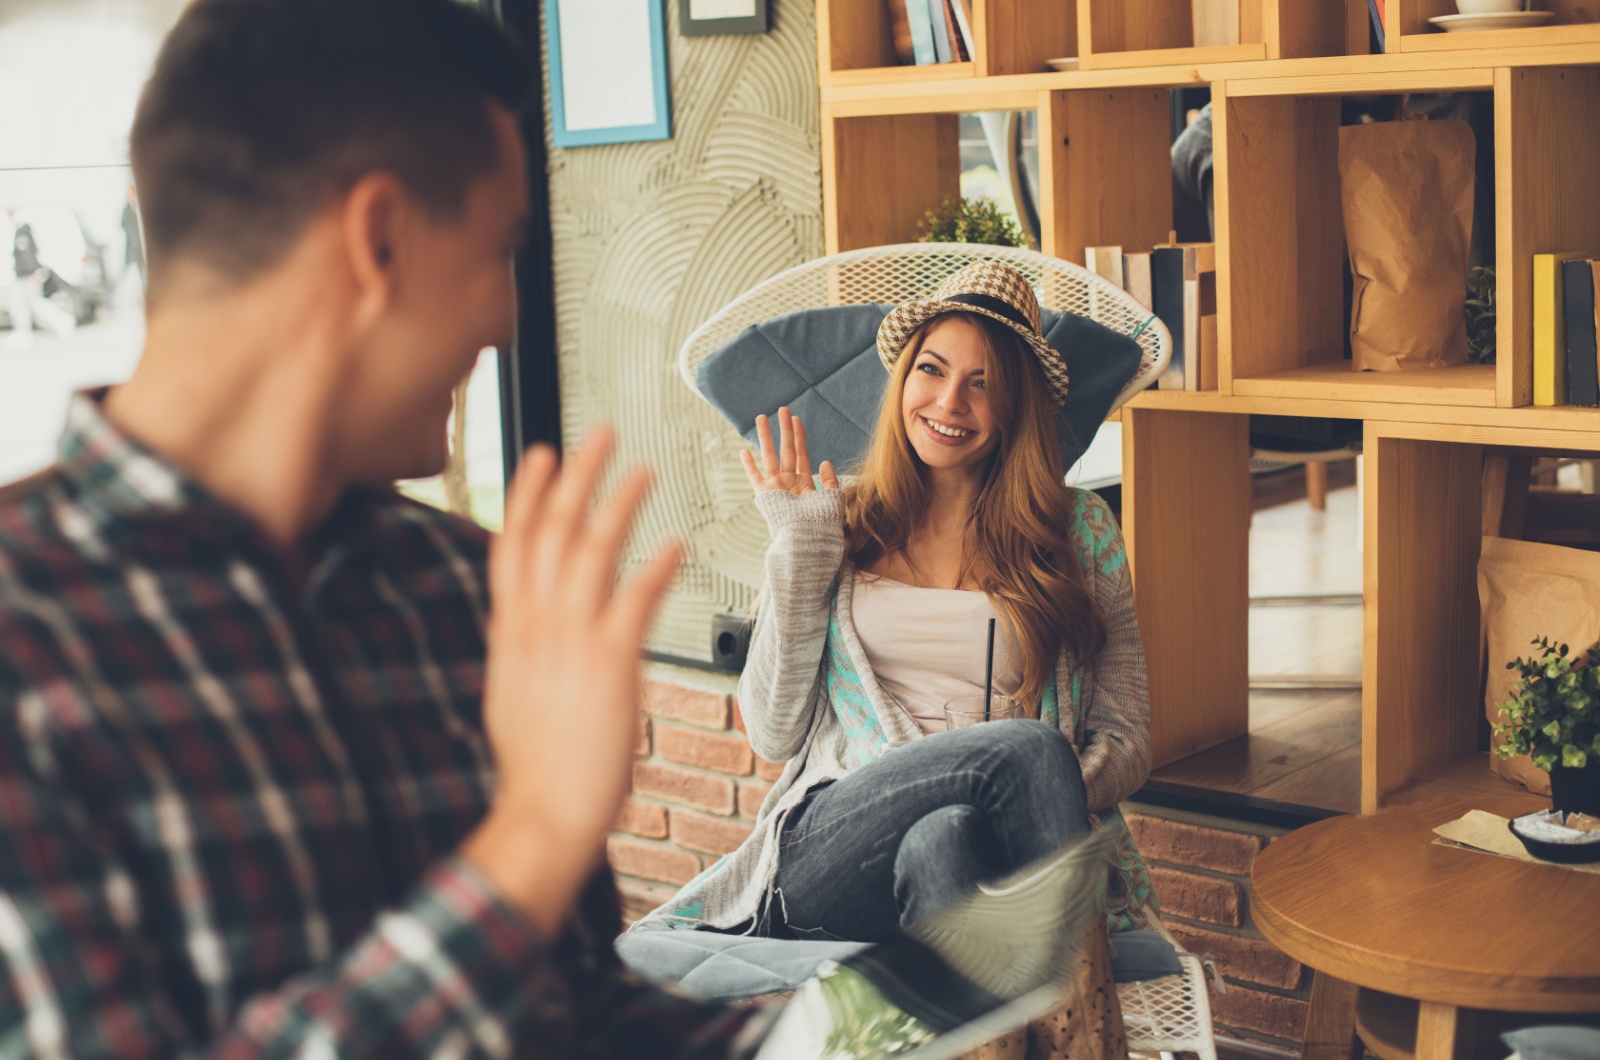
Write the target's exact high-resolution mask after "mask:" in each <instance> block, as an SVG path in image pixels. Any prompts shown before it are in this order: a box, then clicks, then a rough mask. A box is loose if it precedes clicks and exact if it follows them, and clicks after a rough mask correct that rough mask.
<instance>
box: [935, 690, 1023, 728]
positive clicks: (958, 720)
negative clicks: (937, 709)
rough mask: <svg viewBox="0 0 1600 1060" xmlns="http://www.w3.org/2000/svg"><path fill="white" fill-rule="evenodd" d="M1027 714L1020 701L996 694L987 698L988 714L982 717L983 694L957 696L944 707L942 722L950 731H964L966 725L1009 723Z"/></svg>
mask: <svg viewBox="0 0 1600 1060" xmlns="http://www.w3.org/2000/svg"><path fill="white" fill-rule="evenodd" d="M1027 716H1028V715H1027V713H1026V712H1024V711H1023V709H1022V700H1020V699H1017V698H1015V697H1013V696H1003V695H1001V694H1000V693H998V692H996V693H994V694H993V695H991V696H990V697H989V713H988V716H987V717H985V716H984V712H983V694H982V693H978V694H977V695H971V696H957V697H956V698H955V699H952V700H951V701H950V702H948V703H946V704H945V705H944V720H945V723H946V724H947V725H949V727H950V728H952V729H964V728H966V727H967V726H968V725H981V724H983V723H984V722H985V721H1011V720H1013V719H1015V718H1025V717H1027Z"/></svg>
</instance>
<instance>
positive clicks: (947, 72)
mask: <svg viewBox="0 0 1600 1060" xmlns="http://www.w3.org/2000/svg"><path fill="white" fill-rule="evenodd" d="M977 73H978V66H977V64H976V63H931V64H929V65H927V66H866V67H862V68H861V69H859V70H835V71H834V72H833V73H832V74H830V75H828V79H829V82H830V83H831V84H834V85H839V86H845V87H848V86H865V87H868V88H876V87H880V86H884V85H908V84H909V85H916V84H923V83H930V84H939V83H941V82H945V81H957V80H961V79H967V80H969V81H970V79H971V78H973V77H976V76H977Z"/></svg>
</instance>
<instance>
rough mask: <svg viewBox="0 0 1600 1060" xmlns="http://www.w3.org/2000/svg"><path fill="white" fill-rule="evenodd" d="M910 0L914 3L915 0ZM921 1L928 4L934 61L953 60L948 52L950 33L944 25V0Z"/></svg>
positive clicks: (953, 57) (945, 61) (944, 61)
mask: <svg viewBox="0 0 1600 1060" xmlns="http://www.w3.org/2000/svg"><path fill="white" fill-rule="evenodd" d="M911 2H912V3H915V2H916V0H911ZM923 2H924V3H926V4H927V5H928V25H929V26H930V27H931V28H932V29H933V55H934V61H935V62H940V63H948V62H954V61H955V56H953V55H952V54H950V34H949V33H948V32H947V31H946V30H945V27H944V0H923Z"/></svg>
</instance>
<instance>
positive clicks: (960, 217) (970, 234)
mask: <svg viewBox="0 0 1600 1060" xmlns="http://www.w3.org/2000/svg"><path fill="white" fill-rule="evenodd" d="M917 241H918V242H921V243H988V244H991V245H993V246H1000V247H1024V246H1027V245H1028V241H1027V238H1026V237H1025V236H1024V235H1023V234H1022V229H1021V227H1019V226H1018V225H1017V222H1016V221H1015V220H1014V219H1013V218H1011V217H1010V216H1009V215H1008V214H1005V213H1003V212H1001V210H1000V207H999V206H997V205H995V202H994V200H992V199H958V198H949V199H946V200H945V201H944V202H943V203H942V204H941V205H940V206H939V208H938V209H937V210H929V211H928V213H927V216H925V217H924V218H923V219H922V224H920V225H919V226H917Z"/></svg>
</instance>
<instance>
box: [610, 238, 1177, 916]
mask: <svg viewBox="0 0 1600 1060" xmlns="http://www.w3.org/2000/svg"><path fill="white" fill-rule="evenodd" d="M878 352H879V355H880V357H881V359H882V360H883V362H884V364H885V365H886V367H887V368H888V369H889V373H890V376H889V384H888V387H887V389H886V392H885V395H884V400H883V405H882V409H881V411H880V414H879V417H878V422H877V426H876V429H875V432H874V435H873V438H872V441H871V444H870V447H869V450H868V453H867V455H866V457H865V459H864V461H863V463H862V466H861V467H860V469H859V473H858V476H857V478H856V480H855V481H854V482H853V483H852V485H851V486H849V487H848V488H841V486H840V483H839V480H838V478H837V476H836V474H835V472H834V469H833V468H832V467H831V466H830V465H829V464H828V463H827V462H824V463H823V464H822V466H821V468H820V469H819V470H820V479H821V488H820V489H819V488H817V486H816V485H815V484H814V483H813V480H812V477H811V471H810V467H811V465H810V459H809V456H808V454H807V451H806V438H805V427H804V425H803V424H802V423H801V421H800V419H799V418H798V417H795V416H792V415H791V414H790V413H789V412H788V410H786V409H785V410H780V412H779V427H780V439H781V444H780V445H778V446H776V447H775V446H774V444H773V440H772V434H771V429H770V425H769V424H768V422H767V420H766V418H765V417H762V418H761V420H760V421H759V424H758V435H759V439H760V448H761V453H760V458H759V461H758V460H757V458H756V457H755V456H753V455H752V454H751V453H749V452H745V453H744V454H743V460H744V466H745V471H746V474H747V475H748V476H749V478H750V481H751V483H752V485H753V487H754V488H755V490H756V505H757V507H758V508H759V509H760V511H761V512H762V514H763V516H765V518H766V520H767V522H768V525H769V526H770V528H771V531H772V544H771V547H770V549H769V551H768V554H767V560H766V586H765V588H764V590H763V594H762V599H761V605H760V611H759V614H758V616H757V619H756V622H755V628H754V631H753V634H752V639H751V645H750V652H749V657H748V662H747V663H746V667H745V670H744V674H743V676H742V677H741V679H740V682H739V704H740V707H741V710H742V712H743V716H744V720H745V724H746V727H747V730H748V732H749V737H750V743H751V746H752V747H753V748H754V749H755V751H756V753H758V754H760V755H761V756H762V757H763V758H766V759H768V760H769V761H774V762H784V763H786V764H785V767H784V770H783V773H782V775H781V777H780V779H779V780H778V782H777V783H776V784H775V786H774V787H773V789H772V791H771V793H770V794H769V795H768V796H767V799H766V801H765V803H764V804H763V806H762V808H761V813H760V815H759V817H758V820H757V823H756V828H755V831H754V834H753V835H752V836H751V837H750V839H749V840H748V841H747V842H746V843H745V844H744V845H743V846H742V847H740V849H739V850H737V851H736V852H735V853H733V854H732V855H730V856H729V857H727V858H725V859H723V860H722V861H721V862H719V863H718V864H717V865H715V866H713V867H712V868H711V869H709V870H707V872H705V873H703V874H702V875H701V876H700V877H699V878H697V879H696V880H694V881H692V882H691V883H689V884H688V885H687V886H685V887H684V889H683V890H682V892H680V894H679V895H678V896H677V898H675V899H674V900H673V901H672V902H670V903H668V904H667V905H666V906H664V907H662V909H660V910H657V911H656V912H655V913H653V914H651V917H650V918H647V923H648V922H649V920H652V919H658V920H659V919H667V918H672V919H676V920H679V921H682V920H688V921H691V922H693V923H694V924H696V925H697V926H703V927H708V928H713V929H718V930H723V931H753V932H756V933H761V934H772V935H777V936H786V937H787V936H792V937H799V938H821V939H848V940H857V941H875V940H878V939H881V938H883V937H885V936H886V935H887V934H888V933H890V932H891V931H893V930H894V929H895V928H897V927H901V926H909V925H911V924H914V923H916V922H917V921H918V920H920V919H922V918H923V917H925V916H927V915H928V914H929V913H931V912H934V911H936V910H937V909H939V908H942V907H943V906H945V905H947V904H949V903H950V902H952V901H954V900H955V899H956V898H958V897H960V896H962V895H964V894H969V893H972V892H973V891H974V890H975V889H977V888H979V887H981V886H989V887H991V888H992V885H993V884H994V881H996V880H999V879H1002V878H1004V877H1008V876H1010V875H1012V874H1014V873H1017V872H1018V871H1019V870H1022V869H1024V868H1025V867H1026V866H1028V865H1030V864H1031V863H1034V862H1036V861H1037V860H1038V859H1040V858H1043V857H1046V856H1047V855H1050V854H1051V853H1053V852H1055V851H1057V850H1059V849H1060V848H1062V847H1063V846H1065V845H1066V844H1068V843H1070V842H1072V841H1073V840H1074V838H1075V837H1078V836H1081V835H1082V834H1084V833H1085V832H1086V830H1087V829H1088V828H1089V817H1088V815H1089V814H1090V813H1097V812H1103V811H1107V810H1110V809H1112V808H1114V807H1115V805H1116V804H1117V803H1118V802H1119V801H1121V800H1122V799H1123V798H1125V797H1127V796H1128V795H1130V794H1132V793H1133V791H1135V790H1136V789H1137V788H1138V787H1139V786H1140V785H1141V784H1142V783H1143V782H1144V779H1145V777H1146V775H1147V773H1148V770H1149V751H1148V717H1149V715H1148V707H1147V703H1146V691H1145V678H1144V666H1143V657H1142V653H1141V650H1140V647H1139V635H1138V627H1137V625H1136V622H1135V618H1134V611H1133V602H1132V592H1131V583H1130V580H1129V574H1128V570H1127V563H1126V557H1125V555H1124V553H1123V551H1122V547H1121V542H1120V538H1119V536H1118V534H1117V531H1116V525H1115V523H1114V521H1113V520H1112V518H1111V515H1110V513H1109V511H1108V510H1107V509H1106V507H1105V505H1104V503H1103V502H1102V501H1100V500H1099V498H1097V497H1095V496H1094V495H1093V494H1091V493H1088V492H1085V491H1078V490H1069V489H1067V488H1066V487H1064V486H1063V484H1062V482H1063V479H1064V475H1065V471H1064V468H1063V467H1062V460H1061V455H1060V450H1059V448H1058V444H1057V441H1056V434H1055V426H1054V413H1055V412H1056V411H1058V410H1059V409H1060V407H1061V405H1062V403H1063V401H1064V399H1065V397H1066V391H1067V372H1066V366H1065V363H1064V362H1063V361H1062V358H1061V355H1060V354H1059V353H1058V352H1057V351H1055V350H1054V349H1052V348H1051V347H1050V346H1049V344H1048V343H1046V342H1045V341H1044V339H1043V337H1042V336H1041V334H1040V330H1039V309H1038V304H1037V302H1036V301H1035V299H1034V295H1033V292H1032V289H1031V288H1030V286H1029V285H1028V283H1027V281H1026V279H1025V278H1024V277H1023V276H1022V275H1021V274H1020V273H1018V272H1017V271H1016V270H1014V269H1012V268H1010V267H1009V266H1006V265H1003V264H1000V263H998V262H978V263H974V264H972V265H969V266H967V267H966V268H964V269H962V270H961V271H959V272H957V273H955V274H954V275H952V276H950V277H949V278H948V279H947V280H946V281H945V282H944V283H943V284H942V285H941V286H940V288H939V290H938V291H937V292H936V294H935V295H934V297H933V298H932V299H931V300H928V301H918V302H908V303H906V304H904V305H901V306H899V307H897V308H896V309H895V310H894V311H892V312H891V313H890V314H889V316H888V317H887V318H886V319H885V320H884V322H883V325H882V327H881V328H880V330H879V332H878ZM991 617H992V618H996V619H998V623H997V625H998V628H999V629H1000V630H1001V631H1002V632H1001V634H1000V635H999V636H998V637H997V638H996V640H997V643H996V650H995V666H994V686H995V689H996V690H997V691H999V692H1003V693H1005V694H1008V695H1015V696H1016V697H1018V698H1019V699H1020V700H1021V701H1022V702H1023V703H1024V705H1025V707H1026V710H1027V712H1028V714H1029V715H1030V716H1031V717H1032V718H1035V719H1039V720H1028V721H1010V722H1006V723H1005V724H995V723H990V724H986V725H976V726H972V727H970V728H964V729H958V730H955V731H949V732H945V731H943V730H944V729H945V717H944V712H943V705H944V703H945V702H946V701H948V700H951V699H954V698H957V697H958V696H961V695H965V694H978V695H979V696H981V695H982V693H983V687H984V672H985V666H984V656H985V651H986V646H987V645H986V634H987V629H988V622H989V619H990V618H991ZM929 737H931V738H929ZM890 751H892V752H893V753H889V752H890ZM1134 897H1135V898H1138V897H1140V896H1137V895H1135V896H1134ZM1128 898H1129V895H1128V893H1127V890H1126V888H1123V889H1122V891H1121V892H1120V894H1119V895H1116V896H1114V898H1113V901H1114V903H1116V905H1117V909H1118V911H1120V912H1122V913H1124V914H1126V915H1136V913H1137V910H1136V909H1130V908H1128ZM1135 904H1136V903H1135ZM641 926H643V925H641Z"/></svg>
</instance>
